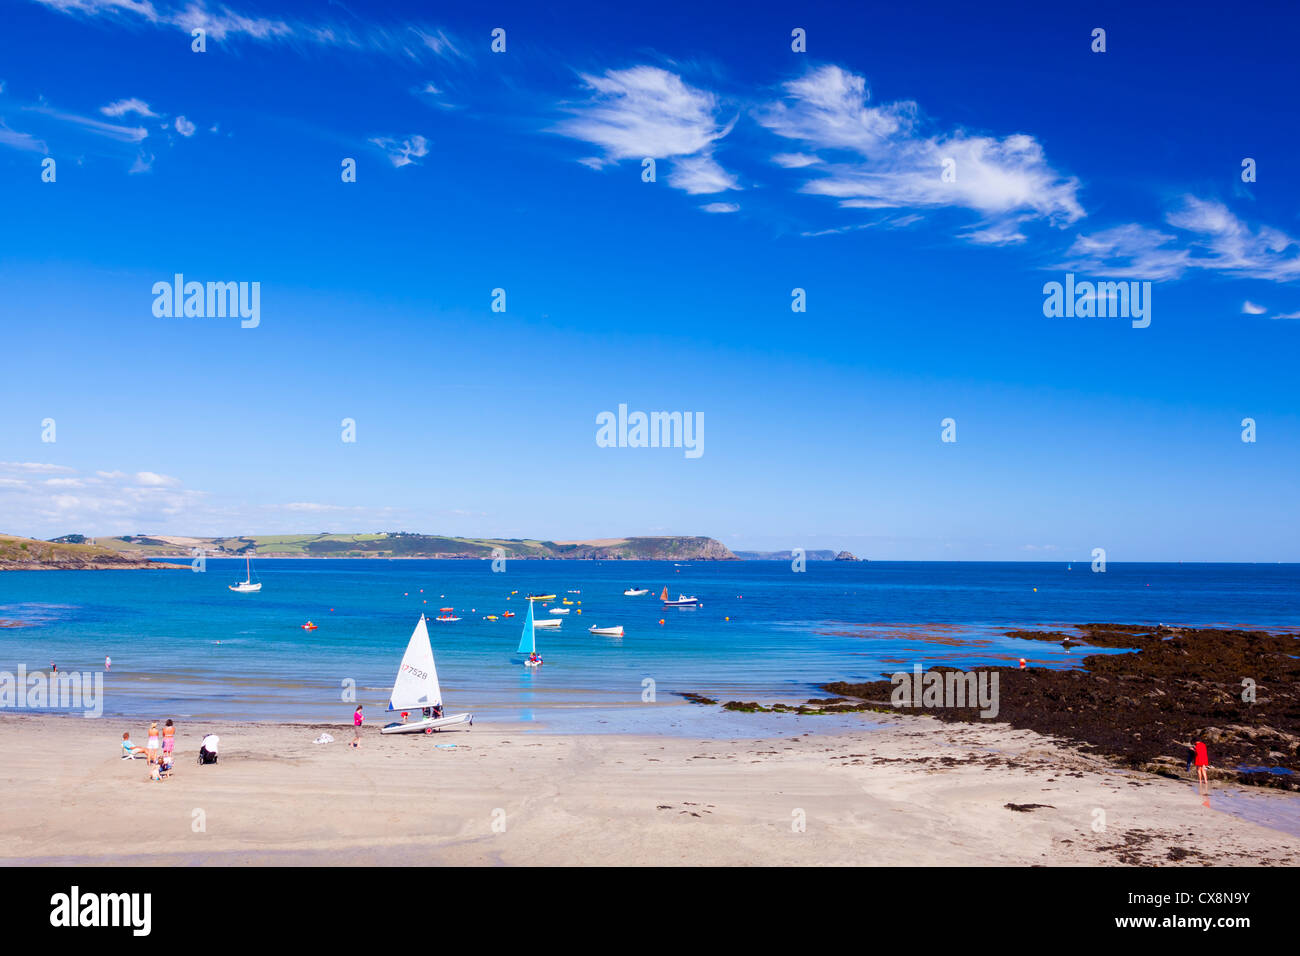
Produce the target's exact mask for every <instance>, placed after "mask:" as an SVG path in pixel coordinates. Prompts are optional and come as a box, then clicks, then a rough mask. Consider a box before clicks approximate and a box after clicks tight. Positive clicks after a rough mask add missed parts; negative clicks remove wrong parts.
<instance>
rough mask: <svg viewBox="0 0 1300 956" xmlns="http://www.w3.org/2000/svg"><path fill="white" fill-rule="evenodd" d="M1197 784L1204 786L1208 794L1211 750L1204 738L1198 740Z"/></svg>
mask: <svg viewBox="0 0 1300 956" xmlns="http://www.w3.org/2000/svg"><path fill="white" fill-rule="evenodd" d="M1196 784H1197V787H1198V788H1200V787H1204V788H1205V793H1206V794H1208V793H1209V792H1210V752H1209V750H1207V749H1206V747H1205V742H1204V741H1202V740H1198V741H1196Z"/></svg>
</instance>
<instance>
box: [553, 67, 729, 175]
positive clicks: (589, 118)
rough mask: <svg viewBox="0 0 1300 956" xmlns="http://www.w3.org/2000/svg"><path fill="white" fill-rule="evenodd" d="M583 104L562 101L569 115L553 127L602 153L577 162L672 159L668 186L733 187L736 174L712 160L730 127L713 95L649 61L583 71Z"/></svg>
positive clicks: (596, 165)
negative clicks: (585, 92) (594, 72)
mask: <svg viewBox="0 0 1300 956" xmlns="http://www.w3.org/2000/svg"><path fill="white" fill-rule="evenodd" d="M582 82H583V84H584V85H585V86H586V88H587V89H588V90H589V91H590V96H589V98H588V99H587V101H586V102H584V103H581V104H575V105H570V106H568V107H566V109H567V111H568V112H569V113H571V114H572V115H571V118H569V119H566V120H564V121H562V122H560V123H559V124H557V125H556V126H555V132H558V133H561V134H562V135H564V136H568V137H571V138H573V139H579V140H582V141H584V142H587V143H591V144H593V145H595V146H598V147H600V148H601V150H603V153H604V155H603V156H602V157H596V158H593V157H588V158H584V159H583V160H581V162H582V163H583V164H584V165H587V166H590V167H592V168H600V167H601V166H603V165H606V164H608V163H617V162H619V161H621V160H625V159H635V160H640V159H644V158H646V157H649V158H652V159H655V160H664V159H668V160H674V162H673V165H672V170H671V172H670V173H669V176H668V183H669V185H671V186H673V187H674V188H676V189H681V190H684V191H685V192H688V193H691V194H704V193H718V192H724V191H726V190H730V189H739V188H740V186H739V183H738V182H737V180H736V177H735V176H733V175H732V174H731V173H729V172H727V171H726V170H725V169H723V168H722V166H720V165H719V164H718V162H717V161H716V160H715V159H714V158H713V146H714V144H715V143H717V142H718V141H719V140H720V139H722V138H723V137H724V136H726V135H727V134H728V133H729V132H730V131H731V128H732V126H733V125H734V120H732V121H731V122H725V123H724V122H723V120H722V119H721V116H720V109H721V107H720V105H719V103H718V99H717V97H716V96H714V95H713V94H712V93H709V92H708V91H706V90H701V89H697V88H696V87H693V86H691V85H689V84H688V83H686V82H685V81H684V80H682V78H681V77H680V76H678V75H677V74H676V73H670V72H669V71H667V70H664V69H661V68H659V67H655V66H634V67H630V68H628V69H625V70H608V71H606V72H605V73H604V74H603V75H601V76H594V75H591V74H586V73H584V74H583V75H582Z"/></svg>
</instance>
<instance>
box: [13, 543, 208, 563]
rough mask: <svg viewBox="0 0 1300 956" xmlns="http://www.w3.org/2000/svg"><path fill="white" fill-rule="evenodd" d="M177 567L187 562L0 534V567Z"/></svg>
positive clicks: (92, 546)
mask: <svg viewBox="0 0 1300 956" xmlns="http://www.w3.org/2000/svg"><path fill="white" fill-rule="evenodd" d="M180 567H188V565H181V564H163V563H161V562H158V561H147V560H145V559H144V558H139V557H134V556H131V555H126V554H120V553H118V552H117V551H110V550H109V549H108V548H100V547H96V546H95V545H91V544H65V543H62V542H54V541H37V540H35V539H33V538H15V537H7V536H6V537H0V571H109V570H127V569H133V568H149V569H158V568H180Z"/></svg>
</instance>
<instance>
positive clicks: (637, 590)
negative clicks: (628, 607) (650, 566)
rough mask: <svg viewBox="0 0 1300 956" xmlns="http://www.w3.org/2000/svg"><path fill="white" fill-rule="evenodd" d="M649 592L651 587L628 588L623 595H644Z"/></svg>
mask: <svg viewBox="0 0 1300 956" xmlns="http://www.w3.org/2000/svg"><path fill="white" fill-rule="evenodd" d="M649 593H650V589H649V588H628V589H627V590H626V591H624V592H623V597H644V596H645V595H647V594H649Z"/></svg>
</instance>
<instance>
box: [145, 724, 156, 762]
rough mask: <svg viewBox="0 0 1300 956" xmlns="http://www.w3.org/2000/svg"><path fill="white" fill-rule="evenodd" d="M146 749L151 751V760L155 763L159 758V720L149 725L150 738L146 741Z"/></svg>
mask: <svg viewBox="0 0 1300 956" xmlns="http://www.w3.org/2000/svg"><path fill="white" fill-rule="evenodd" d="M144 747H145V750H147V751H149V762H150V763H153V762H154V761H155V760H157V759H158V721H156V720H155V721H154V722H153V723H151V724H150V725H149V739H148V740H147V741H145V744H144Z"/></svg>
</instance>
